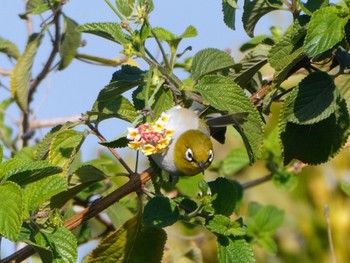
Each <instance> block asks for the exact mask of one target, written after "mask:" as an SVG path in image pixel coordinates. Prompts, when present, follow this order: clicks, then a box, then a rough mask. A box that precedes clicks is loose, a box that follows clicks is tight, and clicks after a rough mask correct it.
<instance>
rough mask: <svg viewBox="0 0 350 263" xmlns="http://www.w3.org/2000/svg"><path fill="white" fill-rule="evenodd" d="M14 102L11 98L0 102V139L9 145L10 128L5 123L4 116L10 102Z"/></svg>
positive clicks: (10, 140) (10, 142)
mask: <svg viewBox="0 0 350 263" xmlns="http://www.w3.org/2000/svg"><path fill="white" fill-rule="evenodd" d="M12 102H14V100H13V98H8V99H5V100H3V101H2V102H1V103H0V130H1V132H0V140H1V141H2V143H3V144H4V145H11V144H12V139H11V135H12V128H11V127H9V126H7V125H6V124H5V116H6V112H7V111H6V110H7V109H8V107H9V106H10V105H11V103H12Z"/></svg>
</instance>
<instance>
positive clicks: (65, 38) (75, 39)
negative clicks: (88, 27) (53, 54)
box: [58, 16, 81, 70]
mask: <svg viewBox="0 0 350 263" xmlns="http://www.w3.org/2000/svg"><path fill="white" fill-rule="evenodd" d="M77 27H78V24H77V23H76V22H75V21H74V20H72V19H70V18H69V17H67V16H64V30H63V34H62V39H61V44H60V55H61V62H60V64H59V66H58V70H63V69H65V68H66V67H68V65H69V64H70V63H71V62H72V60H73V58H74V57H75V54H76V53H77V49H78V47H79V46H80V35H81V33H80V32H79V31H77V30H76V28H77Z"/></svg>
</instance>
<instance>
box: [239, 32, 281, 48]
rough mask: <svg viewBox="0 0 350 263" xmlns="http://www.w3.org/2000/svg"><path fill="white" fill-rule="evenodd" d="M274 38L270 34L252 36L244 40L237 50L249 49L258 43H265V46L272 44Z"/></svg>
mask: <svg viewBox="0 0 350 263" xmlns="http://www.w3.org/2000/svg"><path fill="white" fill-rule="evenodd" d="M274 43H275V42H274V40H273V39H272V38H271V36H268V35H258V36H256V37H253V38H252V39H250V40H249V41H247V42H245V43H244V44H243V45H242V46H241V47H240V48H239V51H241V52H245V51H248V50H251V49H253V48H255V47H256V46H258V45H266V46H272V45H273V44H274Z"/></svg>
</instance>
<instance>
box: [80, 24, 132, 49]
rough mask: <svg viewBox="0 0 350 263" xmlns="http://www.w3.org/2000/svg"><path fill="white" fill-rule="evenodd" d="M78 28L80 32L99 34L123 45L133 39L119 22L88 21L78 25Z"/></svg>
mask: <svg viewBox="0 0 350 263" xmlns="http://www.w3.org/2000/svg"><path fill="white" fill-rule="evenodd" d="M77 30H79V31H80V32H84V33H89V34H93V35H97V36H99V37H102V38H105V39H108V40H111V41H114V42H116V43H118V44H121V45H126V44H128V43H129V42H130V41H131V37H130V36H129V35H127V34H125V33H124V32H123V30H122V27H121V26H120V25H119V24H117V23H109V22H105V23H87V24H84V25H81V26H78V27H77Z"/></svg>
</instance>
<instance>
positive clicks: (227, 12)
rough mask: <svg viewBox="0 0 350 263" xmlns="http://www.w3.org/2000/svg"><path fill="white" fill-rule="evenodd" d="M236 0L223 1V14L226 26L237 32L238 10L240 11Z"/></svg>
mask: <svg viewBox="0 0 350 263" xmlns="http://www.w3.org/2000/svg"><path fill="white" fill-rule="evenodd" d="M238 8H239V7H238V5H237V1H236V0H223V1H222V12H223V13H224V22H225V24H226V26H228V27H229V28H231V29H233V30H235V29H236V28H235V19H236V9H238Z"/></svg>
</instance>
